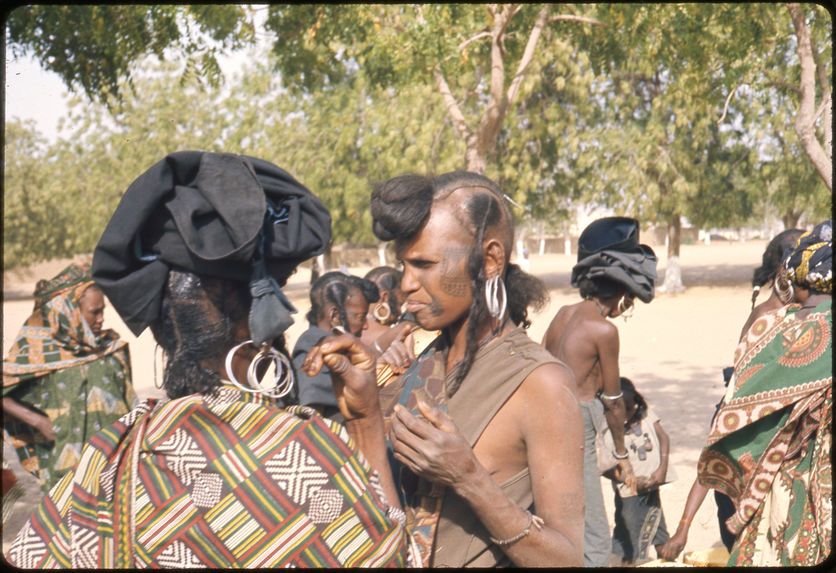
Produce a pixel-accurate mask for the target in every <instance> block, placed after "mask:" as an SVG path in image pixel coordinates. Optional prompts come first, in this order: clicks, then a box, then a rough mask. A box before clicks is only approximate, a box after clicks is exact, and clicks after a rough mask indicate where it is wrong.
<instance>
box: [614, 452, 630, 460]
mask: <svg viewBox="0 0 836 573" xmlns="http://www.w3.org/2000/svg"><path fill="white" fill-rule="evenodd" d="M629 456H630V452H629V450H628V451H626V452H624V453H623V454H618V453H617V452H616V451H615V450H613V451H612V457H614V458H615V459H617V460H626V459H627V458H628V457H629Z"/></svg>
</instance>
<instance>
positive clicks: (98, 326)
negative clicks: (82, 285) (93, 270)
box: [78, 287, 105, 336]
mask: <svg viewBox="0 0 836 573" xmlns="http://www.w3.org/2000/svg"><path fill="white" fill-rule="evenodd" d="M78 307H79V309H80V310H81V316H82V318H84V322H86V323H87V326H89V327H90V330H92V331H93V334H95V335H96V336H99V335H100V334H101V333H102V326H104V309H105V301H104V295H103V294H102V291H101V290H99V289H98V288H97V287H88V288H87V290H85V291H84V292H83V293H82V295H81V298H80V299H78Z"/></svg>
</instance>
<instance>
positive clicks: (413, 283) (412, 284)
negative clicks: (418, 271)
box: [401, 265, 420, 296]
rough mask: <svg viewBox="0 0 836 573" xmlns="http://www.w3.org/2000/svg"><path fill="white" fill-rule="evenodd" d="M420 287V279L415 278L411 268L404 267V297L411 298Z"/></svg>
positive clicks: (402, 282)
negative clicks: (411, 294) (410, 295)
mask: <svg viewBox="0 0 836 573" xmlns="http://www.w3.org/2000/svg"><path fill="white" fill-rule="evenodd" d="M419 287H420V284H419V283H418V279H417V278H416V277H415V274H414V273H413V272H412V270H411V268H410V266H409V265H404V269H403V276H402V277H401V290H402V291H403V293H404V295H405V296H409V294H410V293H413V292H415V291H416V290H418V288H419Z"/></svg>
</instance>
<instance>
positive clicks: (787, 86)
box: [765, 82, 801, 95]
mask: <svg viewBox="0 0 836 573" xmlns="http://www.w3.org/2000/svg"><path fill="white" fill-rule="evenodd" d="M765 85H766V86H768V87H773V88H785V89H788V90H792V91H794V92H795V93H797V94H798V95H801V89H800V88H799V87H798V86H794V85H792V84H790V83H787V82H766V84H765Z"/></svg>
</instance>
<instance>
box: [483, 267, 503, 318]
mask: <svg viewBox="0 0 836 573" xmlns="http://www.w3.org/2000/svg"><path fill="white" fill-rule="evenodd" d="M485 302H486V303H487V305H488V313H489V314H490V315H491V317H492V318H494V319H501V318H502V317H503V316H504V315H505V308H506V306H507V304H508V296H507V293H506V292H505V281H503V280H502V277H500V276H499V275H496V276H493V277H491V278H489V279H488V281H487V282H486V283H485Z"/></svg>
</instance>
